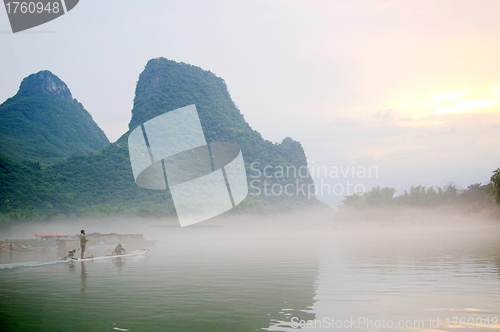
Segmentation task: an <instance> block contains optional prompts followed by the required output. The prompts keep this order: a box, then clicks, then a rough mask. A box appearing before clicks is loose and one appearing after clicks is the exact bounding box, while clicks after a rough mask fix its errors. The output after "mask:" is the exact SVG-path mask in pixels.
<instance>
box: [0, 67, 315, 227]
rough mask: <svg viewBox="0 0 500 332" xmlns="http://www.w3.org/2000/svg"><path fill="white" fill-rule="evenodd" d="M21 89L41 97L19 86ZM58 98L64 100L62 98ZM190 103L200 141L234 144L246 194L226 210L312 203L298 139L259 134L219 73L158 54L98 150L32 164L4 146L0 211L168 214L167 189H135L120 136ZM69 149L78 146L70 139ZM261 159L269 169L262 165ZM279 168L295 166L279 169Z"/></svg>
mask: <svg viewBox="0 0 500 332" xmlns="http://www.w3.org/2000/svg"><path fill="white" fill-rule="evenodd" d="M63 84H64V83H63ZM32 90H33V91H38V90H37V89H35V88H33V89H32ZM41 90H42V91H45V90H46V89H45V90H44V89H41ZM51 91H52V92H53V93H54V94H59V97H61V96H62V95H64V93H65V92H64V91H65V90H64V89H55V90H51ZM68 91H69V90H68ZM21 97H22V98H27V99H30V98H46V96H40V95H36V96H31V97H30V96H29V95H24V94H22V95H21ZM11 99H12V98H11ZM9 101H10V99H9ZM59 101H60V102H68V103H71V101H69V100H67V98H66V99H65V98H63V99H62V100H59ZM6 103H7V102H6ZM191 104H195V105H196V108H197V110H198V113H199V117H200V121H201V124H202V127H203V130H204V133H205V137H206V140H207V142H231V143H236V144H238V145H239V146H240V148H241V151H242V154H243V158H244V161H245V166H246V171H247V177H248V182H249V195H248V197H247V198H246V199H245V200H244V201H243V202H242V203H241V204H240V205H238V207H237V208H236V209H234V210H232V211H231V212H230V213H238V212H241V211H244V212H259V213H263V212H264V213H265V212H272V211H284V210H287V211H288V210H290V209H294V208H298V207H302V206H305V205H311V204H313V205H314V204H319V201H317V200H316V198H315V196H314V193H311V192H310V190H308V189H310V187H311V186H312V185H313V181H312V179H311V178H310V176H309V175H308V174H307V171H306V172H302V173H301V174H305V175H303V176H299V175H298V173H297V170H299V169H306V167H307V160H306V157H305V154H304V150H303V149H302V146H301V144H300V143H299V142H296V141H294V140H293V139H291V138H285V139H284V140H283V142H282V143H281V144H276V143H272V142H270V141H266V140H264V139H263V138H262V136H261V135H260V134H259V133H258V132H256V131H255V130H253V129H252V128H251V127H250V126H249V125H248V123H247V122H246V121H245V120H244V118H243V115H242V114H241V113H240V111H239V110H238V109H237V107H236V106H235V104H234V103H233V101H232V100H231V98H230V96H229V93H228V91H227V87H226V84H225V83H224V80H223V79H221V78H219V77H216V76H215V75H214V74H212V73H211V72H209V71H205V70H202V69H201V68H198V67H195V66H191V65H188V64H184V63H177V62H175V61H171V60H167V59H164V58H158V59H152V60H150V61H149V62H148V64H147V65H146V68H145V69H144V71H143V73H142V74H141V75H140V77H139V81H138V83H137V88H136V96H135V99H134V107H133V109H132V119H131V121H130V124H129V127H130V130H129V131H128V132H127V133H125V134H124V135H123V136H122V137H121V138H120V139H118V141H117V142H115V143H113V144H110V145H108V146H107V147H106V148H104V149H103V150H102V151H99V152H94V153H93V152H90V153H89V154H87V155H74V156H71V157H69V158H67V159H65V160H62V161H59V162H57V163H55V164H54V165H50V166H47V167H42V168H40V167H39V164H36V162H38V161H39V162H40V163H42V162H41V161H40V159H37V158H33V155H30V154H28V153H24V155H22V156H23V158H11V156H12V155H11V154H10V152H9V154H6V156H5V155H4V156H3V157H1V158H0V179H1V180H2V185H1V187H0V194H1V196H0V197H1V200H0V213H2V214H3V216H4V217H3V218H4V220H10V219H33V220H35V219H51V218H58V217H61V218H62V217H71V216H85V215H107V214H114V213H133V214H138V215H155V216H162V215H169V214H173V213H174V211H175V209H174V206H173V203H172V200H171V197H170V194H169V191H168V190H147V189H141V188H139V187H138V186H137V185H136V184H135V182H134V178H133V175H132V170H131V165H130V160H129V154H128V140H127V139H128V135H129V133H130V132H131V131H132V130H133V129H134V128H136V127H137V126H138V125H140V124H142V123H144V122H145V121H147V120H149V119H152V118H154V117H156V116H158V115H160V114H163V113H165V112H169V111H172V110H175V109H177V108H181V107H184V106H188V105H191ZM81 110H83V107H81ZM13 112H14V111H11V113H13ZM89 117H90V116H89ZM90 119H91V118H90ZM37 121H38V120H37ZM37 121H34V122H35V123H36V122H37ZM39 121H42V122H43V120H39ZM52 121H55V120H52ZM71 121H73V122H77V123H80V122H81V121H80V120H78V119H73V120H71ZM13 122H15V123H18V124H19V128H21V127H22V125H23V122H22V121H19V120H18V121H13ZM277 125H279V124H277ZM60 126H63V127H64V126H65V123H63V122H61V123H60ZM7 137H11V136H9V135H7ZM61 144H62V142H61V141H59V142H52V146H54V147H55V148H59V147H61V146H63V145H61ZM33 145H34V146H35V145H36V142H35V141H34V142H33ZM81 145H82V143H80V148H81ZM63 150H64V149H63ZM3 151H4V150H3V149H2V150H0V152H3ZM70 151H71V152H73V153H75V152H76V151H80V150H77V147H74V148H71V149H70ZM4 154H5V153H4ZM69 154H71V153H69ZM26 155H30V156H31V158H26ZM7 158H8V159H7ZM9 159H13V160H9ZM20 160H28V162H26V161H24V162H22V161H21V162H20ZM265 167H267V170H273V171H272V172H269V171H268V172H267V173H264V168H265ZM280 168H281V169H289V170H295V172H293V171H290V172H289V173H288V174H283V172H282V173H279V172H277V171H279V169H280ZM264 174H266V175H267V176H264ZM286 185H289V186H288V189H289V190H288V192H287V193H285V192H284V190H283V189H284V188H285V186H286Z"/></svg>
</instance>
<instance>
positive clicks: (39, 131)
mask: <svg viewBox="0 0 500 332" xmlns="http://www.w3.org/2000/svg"><path fill="white" fill-rule="evenodd" d="M108 144H109V141H108V139H107V137H106V135H105V134H104V132H103V131H102V130H101V128H99V126H98V125H97V124H96V123H95V122H94V120H93V119H92V116H91V115H90V114H89V113H88V112H87V111H86V110H85V109H84V108H83V106H82V104H80V103H79V102H78V101H77V100H76V99H73V97H72V96H71V92H70V90H69V89H68V87H67V86H66V84H65V83H64V82H63V81H61V80H60V79H59V78H58V77H57V76H55V75H54V74H52V73H51V72H49V71H40V72H38V73H36V74H32V75H30V76H28V77H26V78H25V79H24V80H23V81H22V83H21V86H20V87H19V91H18V92H17V94H16V95H15V96H13V97H12V98H9V99H7V100H6V101H5V102H4V103H3V104H2V105H0V153H2V154H3V155H5V156H6V157H8V158H9V159H11V160H13V161H17V162H23V161H30V162H38V163H40V165H42V166H44V165H48V164H53V163H55V162H57V161H60V160H64V159H65V158H67V157H69V156H71V155H78V154H87V153H89V152H97V151H100V150H101V149H103V148H104V147H105V146H106V145H108Z"/></svg>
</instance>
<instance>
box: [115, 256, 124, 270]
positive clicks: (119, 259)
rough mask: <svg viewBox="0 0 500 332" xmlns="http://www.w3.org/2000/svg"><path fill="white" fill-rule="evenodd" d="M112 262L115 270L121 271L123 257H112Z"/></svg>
mask: <svg viewBox="0 0 500 332" xmlns="http://www.w3.org/2000/svg"><path fill="white" fill-rule="evenodd" d="M113 263H114V264H115V267H116V268H117V271H120V272H121V271H122V270H123V265H124V264H125V257H117V258H113Z"/></svg>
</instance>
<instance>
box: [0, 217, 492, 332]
mask: <svg viewBox="0 0 500 332" xmlns="http://www.w3.org/2000/svg"><path fill="white" fill-rule="evenodd" d="M82 228H83V229H85V230H86V232H87V233H88V234H89V233H92V232H99V233H108V232H114V233H121V234H123V233H140V234H144V237H145V238H146V239H147V240H158V241H157V242H156V244H155V246H154V247H152V248H151V251H150V252H149V253H147V254H146V255H145V256H138V257H129V258H126V259H123V258H119V259H112V260H105V261H93V262H74V263H64V262H63V263H59V262H57V259H58V257H57V253H55V252H24V253H20V252H14V253H10V252H2V253H1V256H0V259H1V261H0V264H1V265H2V266H4V268H3V269H2V270H0V295H1V297H2V299H3V300H2V301H1V302H0V322H1V323H2V326H4V327H5V328H6V330H7V331H33V330H36V331H57V330H59V331H67V330H70V329H73V330H77V331H78V330H81V331H113V330H129V331H255V330H271V331H291V330H296V329H298V328H300V327H301V325H302V327H303V329H305V330H314V331H321V330H332V325H333V326H335V324H339V323H337V322H340V324H343V325H342V326H340V327H335V329H337V330H383V331H392V330H402V329H406V330H408V329H410V330H416V331H417V330H418V331H423V330H430V329H434V330H448V331H449V330H452V329H451V328H448V325H447V324H448V323H447V321H446V319H447V318H448V319H449V320H448V322H450V323H451V324H453V322H454V318H452V317H458V318H459V319H461V318H464V320H463V321H468V322H469V323H471V322H472V321H473V322H474V323H471V324H476V323H475V322H477V321H478V320H477V319H480V320H481V322H483V323H484V322H486V319H488V320H489V324H490V325H491V324H493V323H494V319H495V318H497V319H498V318H500V243H499V241H498V238H499V235H500V227H499V225H498V223H494V222H485V221H480V220H479V219H474V218H467V219H463V220H458V219H450V220H448V221H436V218H434V217H433V216H432V215H431V214H428V215H426V214H422V218H421V219H420V220H418V221H415V220H412V221H411V222H408V221H393V220H390V221H389V220H384V219H383V218H379V219H378V220H376V221H372V222H370V221H367V220H365V221H359V220H351V222H347V221H342V222H339V221H337V222H336V221H334V220H333V219H332V215H331V214H327V213H325V211H311V210H310V211H304V212H302V213H293V214H287V215H280V216H238V217H235V216H220V217H218V218H213V219H211V220H209V221H206V222H203V223H200V224H196V225H193V226H190V227H184V228H180V227H179V226H178V223H177V222H176V221H175V220H162V219H147V220H140V219H134V220H122V219H116V220H111V219H106V220H88V221H70V222H64V223H62V222H61V223H50V224H45V225H29V226H20V227H18V228H12V229H10V230H9V231H7V232H2V233H1V234H2V238H34V234H35V233H65V232H67V233H77V232H78V231H79V230H80V229H82ZM92 250H95V254H98V252H97V250H99V249H92V248H89V249H88V253H89V254H93V253H92ZM6 264H8V265H9V266H7V267H6ZM15 264H18V265H17V266H16V265H15ZM30 264H32V265H30ZM36 264H39V266H37V265H36ZM45 264H47V265H45ZM68 317H70V319H68ZM360 317H361V320H360ZM363 318H364V319H365V320H366V321H368V324H370V323H369V322H370V321H371V322H372V323H371V324H372V325H373V326H369V325H366V324H364V325H361V322H362V320H363ZM438 318H439V323H436V322H437V319H438ZM471 319H472V320H471ZM347 321H349V326H347V327H346V325H345V324H346V322H347ZM352 321H354V322H355V324H354V325H351V324H352V323H351V322H352ZM389 321H390V322H392V324H393V326H392V327H388V322H389ZM400 321H402V322H403V324H404V325H408V324H412V327H411V328H410V327H407V326H403V328H401V327H399V326H398V323H399V322H400ZM301 322H303V323H301ZM382 322H383V323H384V324H385V326H382ZM408 322H410V323H408ZM420 322H422V324H423V325H421V326H417V325H418V324H421V323H420ZM497 322H498V321H497ZM379 323H380V324H381V325H380V326H379V325H377V324H379ZM311 324H315V325H311ZM328 324H330V326H328ZM436 324H437V325H436ZM413 325H414V326H413ZM476 327H477V325H476ZM490 327H492V326H490ZM483 328H484V329H487V327H486V326H483ZM488 329H489V328H488Z"/></svg>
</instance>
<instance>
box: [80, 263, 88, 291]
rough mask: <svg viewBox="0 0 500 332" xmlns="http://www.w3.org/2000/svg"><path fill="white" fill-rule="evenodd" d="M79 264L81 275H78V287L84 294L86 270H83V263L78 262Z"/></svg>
mask: <svg viewBox="0 0 500 332" xmlns="http://www.w3.org/2000/svg"><path fill="white" fill-rule="evenodd" d="M80 264H81V273H80V285H81V290H82V293H85V291H86V290H87V270H86V269H85V262H80Z"/></svg>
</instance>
